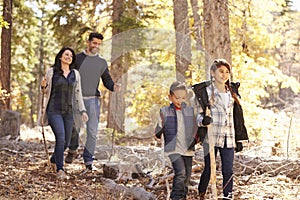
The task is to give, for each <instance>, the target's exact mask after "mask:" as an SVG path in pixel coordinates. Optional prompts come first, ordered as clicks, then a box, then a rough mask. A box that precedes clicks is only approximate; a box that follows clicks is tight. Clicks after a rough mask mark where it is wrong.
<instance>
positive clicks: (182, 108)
mask: <svg viewBox="0 0 300 200" xmlns="http://www.w3.org/2000/svg"><path fill="white" fill-rule="evenodd" d="M168 97H169V100H170V101H171V104H170V106H166V107H163V108H161V109H160V117H159V121H158V123H157V126H156V128H155V136H156V137H157V138H161V136H162V135H163V136H164V141H165V144H164V145H165V146H164V151H165V153H166V154H167V155H168V157H169V158H170V161H171V163H172V167H173V170H174V174H175V176H174V179H173V187H172V192H171V199H172V200H179V199H186V196H187V193H188V185H189V182H190V178H191V171H192V158H193V156H194V147H192V148H189V147H190V145H191V143H192V142H193V139H194V136H195V135H196V132H197V124H196V119H195V115H194V109H193V107H190V106H187V105H186V100H187V88H186V86H185V84H183V83H181V82H178V81H176V82H173V83H172V85H171V87H170V92H169V95H168Z"/></svg>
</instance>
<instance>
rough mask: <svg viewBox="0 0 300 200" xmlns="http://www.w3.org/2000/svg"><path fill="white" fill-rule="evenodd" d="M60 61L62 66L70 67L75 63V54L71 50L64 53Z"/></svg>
mask: <svg viewBox="0 0 300 200" xmlns="http://www.w3.org/2000/svg"><path fill="white" fill-rule="evenodd" d="M60 60H61V63H62V64H67V65H70V64H71V63H72V61H73V54H72V52H71V51H70V50H68V49H67V50H65V51H64V52H63V54H62V55H61V57H60Z"/></svg>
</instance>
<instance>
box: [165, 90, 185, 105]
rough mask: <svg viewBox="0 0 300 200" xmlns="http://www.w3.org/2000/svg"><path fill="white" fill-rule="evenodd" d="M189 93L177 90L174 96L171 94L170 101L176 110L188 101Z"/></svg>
mask: <svg viewBox="0 0 300 200" xmlns="http://www.w3.org/2000/svg"><path fill="white" fill-rule="evenodd" d="M186 96H187V93H186V91H185V90H175V91H174V92H173V94H172V95H171V94H169V100H170V101H171V102H172V103H173V104H174V105H175V107H176V108H181V103H183V102H185V101H186Z"/></svg>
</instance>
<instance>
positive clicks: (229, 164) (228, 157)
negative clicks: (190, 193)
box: [198, 143, 234, 197]
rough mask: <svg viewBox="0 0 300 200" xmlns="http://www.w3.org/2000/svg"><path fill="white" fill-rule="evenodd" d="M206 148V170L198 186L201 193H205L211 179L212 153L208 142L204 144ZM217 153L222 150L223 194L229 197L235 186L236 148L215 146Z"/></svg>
mask: <svg viewBox="0 0 300 200" xmlns="http://www.w3.org/2000/svg"><path fill="white" fill-rule="evenodd" d="M203 149H204V162H205V166H204V171H203V173H202V175H201V178H200V183H199V186H198V190H199V193H203V192H204V193H205V192H206V189H207V186H208V183H209V180H210V154H209V146H208V144H206V143H205V144H204V145H203ZM214 150H215V155H217V152H218V151H219V152H220V156H221V162H222V175H223V194H224V196H225V197H227V196H228V195H229V194H232V187H233V177H232V175H233V158H234V148H219V147H215V149H214Z"/></svg>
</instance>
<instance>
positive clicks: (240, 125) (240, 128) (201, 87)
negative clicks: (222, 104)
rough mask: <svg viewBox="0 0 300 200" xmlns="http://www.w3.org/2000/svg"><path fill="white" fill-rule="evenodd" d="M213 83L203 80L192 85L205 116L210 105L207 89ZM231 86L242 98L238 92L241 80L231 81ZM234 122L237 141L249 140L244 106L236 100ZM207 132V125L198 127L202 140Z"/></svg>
mask: <svg viewBox="0 0 300 200" xmlns="http://www.w3.org/2000/svg"><path fill="white" fill-rule="evenodd" d="M210 84H211V82H210V81H205V82H201V83H198V84H195V85H193V86H192V89H193V91H194V93H195V95H196V98H197V100H198V102H199V104H200V106H201V107H202V109H203V111H204V113H203V115H204V116H205V111H206V107H208V106H209V101H208V94H207V91H206V87H207V86H209V85H210ZM230 86H231V88H232V90H233V92H234V93H235V94H236V95H237V96H238V97H239V98H240V97H241V96H240V94H239V92H238V88H239V87H240V83H239V82H236V83H234V82H231V83H230ZM233 122H234V130H235V141H240V140H249V138H248V133H247V129H246V127H245V121H244V114H243V109H242V106H241V105H240V104H238V103H236V102H234V105H233ZM206 134H207V127H198V133H197V135H198V137H199V139H200V141H201V142H203V140H204V138H205V137H206Z"/></svg>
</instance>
